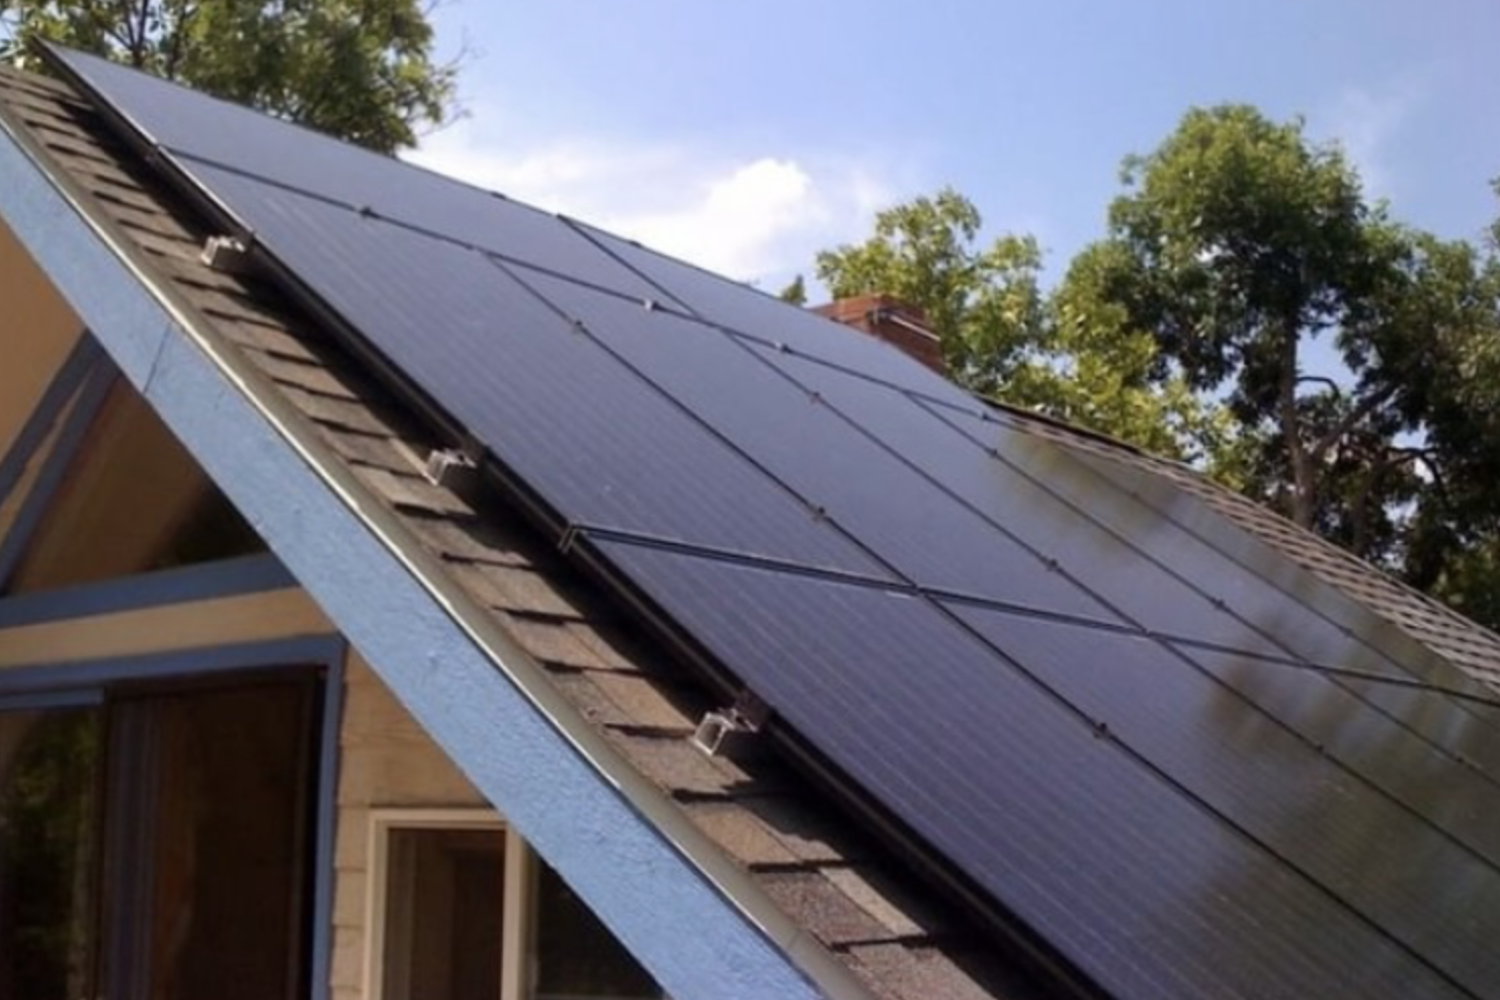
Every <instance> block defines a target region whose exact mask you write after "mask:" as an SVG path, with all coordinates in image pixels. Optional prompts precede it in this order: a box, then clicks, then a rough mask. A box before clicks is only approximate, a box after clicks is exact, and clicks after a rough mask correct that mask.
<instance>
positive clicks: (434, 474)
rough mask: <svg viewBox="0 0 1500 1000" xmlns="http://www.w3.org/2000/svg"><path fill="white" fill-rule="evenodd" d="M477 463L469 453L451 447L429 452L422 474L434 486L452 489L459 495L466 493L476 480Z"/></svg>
mask: <svg viewBox="0 0 1500 1000" xmlns="http://www.w3.org/2000/svg"><path fill="white" fill-rule="evenodd" d="M478 469H479V463H478V462H476V461H474V459H473V458H471V457H470V456H469V455H467V454H465V453H464V452H462V451H458V450H457V449H453V448H444V449H439V450H436V451H433V452H431V453H430V454H428V456H427V464H426V465H425V466H423V468H422V476H423V478H425V479H426V480H427V481H428V482H429V483H431V484H432V485H434V486H441V487H443V488H444V489H449V490H452V491H453V492H454V493H457V494H459V495H460V496H464V495H467V494H468V493H469V491H471V490H472V489H473V488H474V486H475V485H476V482H477V480H478V476H477V471H478Z"/></svg>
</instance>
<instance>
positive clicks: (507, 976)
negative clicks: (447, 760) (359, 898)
mask: <svg viewBox="0 0 1500 1000" xmlns="http://www.w3.org/2000/svg"><path fill="white" fill-rule="evenodd" d="M367 826H368V833H367V837H368V845H369V846H368V851H367V853H366V855H365V857H366V868H365V873H366V887H365V934H364V938H365V956H364V987H365V988H364V997H365V1000H385V962H384V959H385V941H386V920H387V915H388V912H389V911H388V909H387V907H386V902H387V897H388V896H389V891H390V858H391V851H390V844H391V832H392V831H393V830H491V831H495V832H497V833H501V834H503V835H504V837H505V855H504V866H505V867H504V871H505V877H504V898H503V899H502V900H501V911H500V927H501V931H500V996H499V997H498V998H497V1000H526V998H527V996H528V994H529V992H530V988H531V981H530V980H531V974H530V973H531V969H532V954H531V928H532V924H533V920H532V908H533V907H532V901H533V898H534V882H535V864H534V861H533V856H532V853H531V848H530V847H528V846H527V844H526V841H524V840H522V839H521V836H520V834H518V833H516V831H515V828H514V827H512V826H511V825H510V824H508V823H506V822H505V820H504V818H502V817H501V815H500V814H499V813H498V812H496V811H495V810H494V809H486V808H476V807H472V806H470V807H456V808H434V807H424V806H412V807H405V806H382V807H376V808H372V809H371V810H370V814H369V820H368V823H367Z"/></svg>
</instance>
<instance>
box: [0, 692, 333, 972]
mask: <svg viewBox="0 0 1500 1000" xmlns="http://www.w3.org/2000/svg"><path fill="white" fill-rule="evenodd" d="M317 693H318V687H317V680H316V676H315V675H314V674H312V673H311V672H296V673H293V672H280V673H277V674H266V675H261V676H258V677H239V678H233V679H231V678H229V677H217V678H214V679H213V681H212V683H207V682H204V683H190V684H177V685H174V686H171V687H161V686H154V687H152V688H126V687H120V688H117V689H110V690H106V691H105V693H104V703H103V705H102V706H99V707H93V708H83V709H67V710H49V711H40V712H4V711H0V997H25V998H27V1000H79V998H86V997H107V998H109V1000H197V998H201V997H206V996H212V997H215V998H217V1000H293V998H296V997H300V996H303V995H305V994H306V991H307V987H308V983H307V977H308V970H307V958H308V955H307V950H308V949H307V945H306V942H307V941H308V939H309V932H310V917H309V913H310V899H311V896H310V891H311V874H312V872H311V867H310V860H309V859H310V858H311V851H312V839H313V829H312V803H313V799H312V793H313V785H314V774H315V766H316V760H315V758H316V753H315V735H316V728H317V727H316V722H315V718H316V716H315V713H316V708H317V706H316V702H317Z"/></svg>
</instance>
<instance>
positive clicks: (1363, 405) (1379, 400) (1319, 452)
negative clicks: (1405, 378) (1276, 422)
mask: <svg viewBox="0 0 1500 1000" xmlns="http://www.w3.org/2000/svg"><path fill="white" fill-rule="evenodd" d="M1395 394H1396V386H1395V385H1394V384H1392V385H1388V386H1386V387H1385V388H1384V389H1381V390H1380V391H1379V392H1376V393H1372V394H1370V395H1369V396H1366V397H1365V398H1364V399H1362V400H1360V402H1359V405H1358V406H1356V407H1354V409H1352V410H1350V411H1349V412H1348V413H1346V414H1344V419H1342V420H1340V421H1339V422H1338V423H1336V424H1334V425H1333V426H1332V427H1330V428H1329V429H1328V433H1326V434H1324V435H1323V436H1322V437H1320V438H1318V439H1317V440H1316V441H1314V442H1313V444H1312V446H1311V447H1310V448H1308V455H1309V457H1311V458H1312V459H1313V461H1315V462H1316V461H1319V460H1321V459H1322V458H1323V455H1324V454H1325V453H1327V451H1328V449H1329V448H1331V447H1333V446H1334V444H1336V443H1337V442H1338V441H1339V439H1340V438H1342V437H1343V436H1344V435H1345V434H1348V433H1349V432H1350V431H1352V430H1353V429H1354V428H1355V427H1357V426H1359V423H1360V421H1362V420H1364V419H1365V418H1366V417H1368V416H1369V415H1370V414H1372V413H1374V412H1375V411H1376V410H1377V409H1379V408H1380V407H1381V406H1383V405H1385V403H1386V402H1388V401H1389V400H1390V398H1391V397H1392V396H1394V395H1395Z"/></svg>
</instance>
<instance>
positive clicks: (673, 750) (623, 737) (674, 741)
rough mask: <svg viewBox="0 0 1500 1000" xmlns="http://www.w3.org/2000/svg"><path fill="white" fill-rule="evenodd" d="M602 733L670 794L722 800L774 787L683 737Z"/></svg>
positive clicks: (771, 789) (761, 791)
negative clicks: (705, 751)
mask: <svg viewBox="0 0 1500 1000" xmlns="http://www.w3.org/2000/svg"><path fill="white" fill-rule="evenodd" d="M606 733H607V735H608V736H609V737H610V741H611V742H612V743H614V744H615V745H616V746H617V747H618V748H619V749H620V750H621V751H622V752H624V754H625V756H626V758H627V759H628V760H629V761H630V762H631V763H632V764H634V765H635V766H636V768H637V769H638V770H639V771H640V772H641V773H642V774H644V775H646V777H648V778H650V779H651V780H652V781H654V782H656V783H657V784H658V785H660V786H661V787H662V788H663V789H665V790H667V791H669V792H672V793H673V794H676V795H683V796H689V797H696V798H719V799H725V798H728V797H729V796H732V795H756V794H768V793H771V792H774V791H776V790H777V788H776V785H775V783H774V782H773V781H770V780H768V779H766V778H764V777H757V776H752V775H751V774H749V773H748V772H746V771H745V770H744V769H743V768H741V767H740V766H739V765H738V764H735V763H734V762H733V761H730V760H726V759H724V758H722V757H709V756H708V755H707V754H705V753H704V752H703V751H701V750H699V749H698V748H697V747H695V746H693V745H692V743H690V742H689V741H688V740H687V739H685V738H680V737H659V736H638V735H633V734H631V733H627V732H621V731H619V730H606Z"/></svg>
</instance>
